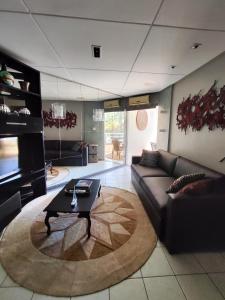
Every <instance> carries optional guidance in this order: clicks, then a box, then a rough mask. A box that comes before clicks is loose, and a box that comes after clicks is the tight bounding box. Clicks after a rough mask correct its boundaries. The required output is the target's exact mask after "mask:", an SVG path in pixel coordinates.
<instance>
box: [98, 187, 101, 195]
mask: <svg viewBox="0 0 225 300" xmlns="http://www.w3.org/2000/svg"><path fill="white" fill-rule="evenodd" d="M100 195H101V185H100V187H99V190H98V197H100Z"/></svg>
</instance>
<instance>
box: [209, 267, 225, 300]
mask: <svg viewBox="0 0 225 300" xmlns="http://www.w3.org/2000/svg"><path fill="white" fill-rule="evenodd" d="M206 275H207V277H208V279H209V280H210V281H211V282H212V284H213V285H214V286H215V288H216V289H217V291H218V292H219V294H220V295H221V296H222V298H223V299H224V296H223V294H222V292H221V291H220V289H219V288H218V286H217V285H216V284H215V283H214V281H213V280H212V279H211V277H210V276H209V273H206Z"/></svg>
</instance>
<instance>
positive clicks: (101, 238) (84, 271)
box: [0, 187, 157, 296]
mask: <svg viewBox="0 0 225 300" xmlns="http://www.w3.org/2000/svg"><path fill="white" fill-rule="evenodd" d="M55 195H56V192H54V193H50V194H48V195H47V196H42V197H39V198H37V199H35V200H34V201H33V202H31V203H29V204H28V205H27V206H25V207H24V209H23V211H22V212H21V213H20V214H19V215H18V216H17V217H16V218H15V219H14V220H13V222H12V223H11V224H10V225H9V226H8V228H7V230H6V231H5V233H4V236H3V238H2V241H1V246H0V259H1V262H2V264H3V267H4V268H5V270H6V272H7V273H8V275H9V276H10V277H11V278H12V279H13V280H14V281H15V282H17V283H18V284H19V285H21V286H23V287H25V288H28V289H31V290H32V291H34V292H37V293H42V294H46V295H52V296H77V295H84V294H89V293H93V292H96V291H99V290H102V289H105V288H108V287H110V286H112V285H113V284H116V283H118V282H120V281H121V280H123V279H125V278H127V277H128V276H130V275H132V274H133V273H134V272H136V271H137V270H138V269H139V268H140V267H141V266H142V265H143V264H144V263H145V261H146V260H147V259H148V258H149V256H150V255H151V253H152V251H153V249H154V248H155V245H156V241H157V238H156V235H155V232H154V230H153V227H152V225H151V223H150V222H149V219H148V217H147V215H146V213H145V211H144V209H143V207H142V204H141V202H140V200H139V198H138V197H137V196H136V195H135V194H133V193H130V192H128V191H125V190H121V189H117V188H110V187H103V188H102V190H101V196H100V197H99V198H98V199H97V200H96V202H95V204H94V207H93V209H92V212H91V222H92V225H91V237H90V239H88V238H87V234H86V229H87V223H86V222H87V221H86V219H79V218H77V216H76V215H75V214H60V216H59V217H58V218H52V219H50V222H51V230H52V233H51V234H50V236H47V234H46V227H45V225H44V218H45V213H43V209H44V208H45V207H46V206H47V205H48V203H49V202H50V201H51V200H52V199H53V197H54V196H55Z"/></svg>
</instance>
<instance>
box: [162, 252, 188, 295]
mask: <svg viewBox="0 0 225 300" xmlns="http://www.w3.org/2000/svg"><path fill="white" fill-rule="evenodd" d="M162 251H163V253H164V256H165V258H166V260H167V262H168V264H169V266H170V268H171V270H172V271H173V274H174V277H175V279H176V281H177V284H178V285H179V287H180V289H181V291H182V293H183V295H184V298H185V299H186V300H188V299H187V296H186V294H185V292H184V290H183V289H182V286H181V284H180V282H179V280H178V279H177V276H176V274H175V272H174V270H173V268H172V266H171V264H170V262H169V260H168V258H167V256H166V254H165V251H164V249H163V247H162Z"/></svg>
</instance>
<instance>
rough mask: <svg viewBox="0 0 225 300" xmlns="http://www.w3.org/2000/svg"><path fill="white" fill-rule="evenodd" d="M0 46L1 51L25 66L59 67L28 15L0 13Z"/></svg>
mask: <svg viewBox="0 0 225 300" xmlns="http://www.w3.org/2000/svg"><path fill="white" fill-rule="evenodd" d="M0 44H1V47H2V49H4V50H5V51H7V52H9V53H10V54H14V55H15V57H17V58H18V59H20V60H22V61H23V62H25V63H27V64H30V65H39V66H49V65H50V66H59V64H58V62H57V60H56V58H55V57H54V54H53V53H52V51H51V48H50V46H49V45H48V44H47V42H46V40H45V39H44V37H43V36H42V34H41V33H40V30H39V29H38V28H37V26H36V25H35V24H34V22H33V21H32V19H31V17H30V16H29V15H28V14H20V13H7V12H0Z"/></svg>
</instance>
